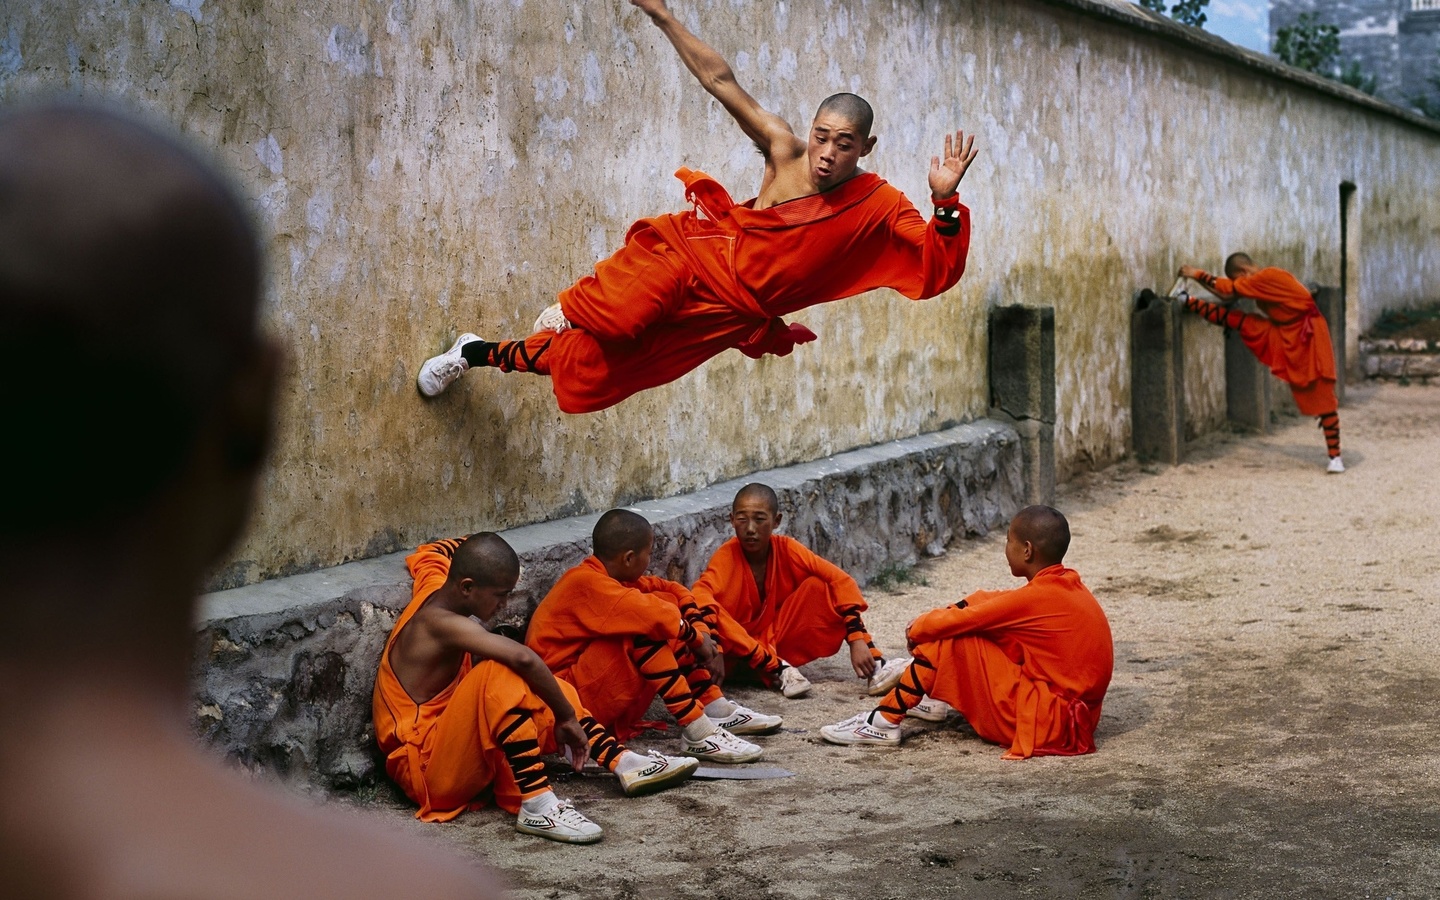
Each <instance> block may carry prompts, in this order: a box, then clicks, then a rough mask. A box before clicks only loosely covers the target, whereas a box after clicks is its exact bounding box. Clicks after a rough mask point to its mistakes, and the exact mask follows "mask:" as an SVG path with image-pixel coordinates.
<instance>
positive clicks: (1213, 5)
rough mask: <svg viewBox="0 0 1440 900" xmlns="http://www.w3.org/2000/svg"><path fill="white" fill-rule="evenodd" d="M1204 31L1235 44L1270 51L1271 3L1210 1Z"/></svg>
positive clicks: (1258, 1)
mask: <svg viewBox="0 0 1440 900" xmlns="http://www.w3.org/2000/svg"><path fill="white" fill-rule="evenodd" d="M1205 15H1206V17H1207V18H1206V21H1205V30H1206V31H1208V32H1210V33H1211V34H1216V35H1219V36H1220V37H1222V38H1224V39H1225V40H1227V41H1229V42H1230V43H1232V44H1236V45H1238V46H1241V47H1245V48H1247V49H1250V50H1258V51H1259V52H1261V53H1269V52H1270V2H1269V0H1210V5H1209V6H1208V7H1206V8H1205Z"/></svg>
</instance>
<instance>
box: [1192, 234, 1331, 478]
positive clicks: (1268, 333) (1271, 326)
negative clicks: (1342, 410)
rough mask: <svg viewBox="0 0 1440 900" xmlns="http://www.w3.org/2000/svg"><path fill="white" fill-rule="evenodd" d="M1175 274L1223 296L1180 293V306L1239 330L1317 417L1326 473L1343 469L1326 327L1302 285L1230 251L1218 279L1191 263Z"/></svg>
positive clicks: (1301, 404)
mask: <svg viewBox="0 0 1440 900" xmlns="http://www.w3.org/2000/svg"><path fill="white" fill-rule="evenodd" d="M1180 277H1181V278H1193V279H1194V280H1195V281H1198V282H1199V283H1200V284H1203V285H1204V286H1205V288H1206V289H1207V290H1209V291H1210V292H1211V293H1213V294H1215V295H1216V296H1219V297H1221V298H1223V299H1224V301H1225V303H1224V304H1223V305H1221V304H1216V303H1210V302H1207V301H1205V300H1201V299H1200V298H1198V297H1190V296H1186V297H1185V298H1184V300H1185V308H1186V309H1189V310H1191V311H1193V312H1196V313H1199V314H1200V315H1202V316H1204V317H1205V318H1206V319H1207V320H1209V321H1211V322H1213V323H1215V324H1216V325H1222V326H1224V327H1225V328H1233V329H1235V330H1237V331H1239V332H1240V339H1241V340H1243V341H1244V342H1245V346H1246V347H1248V348H1249V349H1250V352H1251V353H1253V354H1255V356H1256V358H1257V359H1259V360H1260V362H1262V363H1264V364H1265V365H1266V366H1267V367H1269V369H1270V371H1271V372H1274V373H1275V376H1276V377H1277V378H1279V379H1280V380H1281V381H1284V382H1286V383H1287V384H1289V385H1290V393H1291V394H1293V395H1294V396H1295V405H1296V406H1297V407H1298V408H1299V409H1300V412H1302V413H1304V414H1305V415H1307V416H1316V417H1318V418H1319V420H1320V428H1321V429H1323V430H1324V432H1325V447H1326V450H1327V451H1329V454H1330V463H1329V465H1328V467H1327V468H1326V471H1327V472H1330V473H1332V474H1338V473H1340V472H1344V471H1345V463H1344V462H1343V461H1342V460H1341V459H1340V416H1339V413H1338V409H1339V404H1338V402H1337V401H1336V399H1335V350H1334V347H1332V346H1331V343H1330V326H1329V325H1327V324H1326V323H1325V317H1324V316H1322V315H1321V314H1320V309H1319V307H1317V306H1316V305H1315V298H1314V297H1313V296H1312V295H1311V294H1310V291H1309V290H1308V289H1306V287H1305V285H1303V284H1301V283H1300V282H1299V281H1298V280H1297V279H1296V278H1295V276H1294V275H1291V274H1290V273H1289V272H1287V271H1285V270H1284V269H1280V268H1277V267H1275V266H1268V267H1266V268H1263V269H1262V268H1261V267H1260V266H1257V265H1256V264H1255V261H1254V260H1252V259H1251V258H1250V257H1249V256H1247V255H1245V254H1244V253H1232V254H1231V255H1230V257H1229V258H1228V259H1226V260H1225V277H1224V278H1217V277H1216V276H1214V275H1211V274H1209V273H1208V272H1205V271H1203V270H1201V269H1196V268H1194V267H1192V266H1183V267H1181V269H1180ZM1240 297H1249V298H1250V299H1252V300H1254V301H1255V303H1256V305H1257V306H1259V307H1260V311H1261V312H1263V313H1264V315H1262V316H1256V315H1252V314H1250V313H1247V312H1242V311H1241V310H1238V309H1232V308H1231V307H1230V304H1231V303H1234V302H1235V300H1237V299H1238V298H1240Z"/></svg>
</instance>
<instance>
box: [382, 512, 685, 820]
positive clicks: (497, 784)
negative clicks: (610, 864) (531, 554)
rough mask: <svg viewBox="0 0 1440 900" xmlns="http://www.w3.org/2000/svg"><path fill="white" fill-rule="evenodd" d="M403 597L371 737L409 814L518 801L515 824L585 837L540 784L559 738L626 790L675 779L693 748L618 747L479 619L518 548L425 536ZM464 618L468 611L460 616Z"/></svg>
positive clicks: (531, 657)
mask: <svg viewBox="0 0 1440 900" xmlns="http://www.w3.org/2000/svg"><path fill="white" fill-rule="evenodd" d="M405 564H406V566H408V567H409V569H410V574H411V575H412V576H413V577H414V579H415V584H414V589H413V595H412V599H411V600H410V604H409V605H408V606H406V607H405V611H404V612H402V613H401V614H400V618H399V619H398V620H397V621H396V622H395V628H394V629H393V630H391V632H390V639H389V640H388V641H387V642H386V644H385V653H384V655H383V656H382V657H381V658H380V673H379V675H378V677H377V678H376V679H375V695H374V715H375V738H376V740H377V741H378V742H379V744H380V749H381V750H383V751H385V756H386V759H385V770H386V771H387V772H388V773H389V774H390V777H391V778H393V779H394V780H395V782H396V783H397V784H399V785H400V787H401V788H402V789H403V790H404V791H405V793H406V795H407V796H409V797H410V799H412V800H414V801H415V802H416V803H418V804H420V811H419V812H417V813H416V814H415V815H416V818H419V819H423V820H425V821H427V822H446V821H449V820H450V819H453V818H455V817H456V816H458V815H460V814H461V813H462V812H464V811H465V810H467V809H476V808H479V807H481V806H483V805H484V801H483V800H477V799H476V798H477V797H478V796H479V795H480V794H481V793H482V792H484V791H486V790H487V789H488V790H489V791H490V792H491V793H492V794H493V795H494V799H495V803H496V805H498V806H500V807H501V808H502V809H505V810H507V811H509V812H512V813H517V814H518V816H517V818H516V820H515V830H517V831H521V832H524V833H525V834H534V835H539V836H540V837H544V838H549V839H550V840H552V841H564V842H567V843H572V844H589V843H593V842H594V841H598V840H600V837H601V829H600V827H599V826H598V825H596V824H595V823H594V822H591V821H590V820H589V819H587V818H585V817H584V816H583V815H581V814H580V813H579V812H577V811H576V810H575V807H574V806H572V805H571V804H570V801H568V800H560V799H558V798H557V797H556V796H555V792H554V791H552V790H551V789H550V783H549V780H548V779H547V778H546V776H545V764H544V762H543V761H542V760H541V759H540V756H541V754H544V753H554V752H556V750H557V748H563V749H564V751H565V755H566V756H567V757H568V758H569V759H570V762H571V764H572V765H573V766H574V767H575V770H576V771H577V772H578V771H579V770H580V767H581V766H583V765H584V763H585V759H586V757H587V756H588V755H589V754H590V753H592V752H593V753H594V755H595V760H596V762H598V763H600V765H602V766H604V767H605V768H607V769H609V770H610V771H612V772H614V773H615V774H616V775H618V776H619V777H620V785H621V788H622V790H623V791H624V792H625V794H626V795H627V796H635V795H637V794H642V793H648V792H651V791H656V790H660V789H662V788H666V787H669V786H671V785H674V784H677V783H679V782H681V781H684V780H685V779H687V778H689V777H690V775H691V774H692V773H693V772H694V771H695V769H696V767H697V766H699V763H698V762H696V761H695V760H693V759H676V758H673V757H668V756H663V755H661V754H659V753H655V752H653V751H652V752H651V753H650V755H649V756H641V755H640V754H638V753H634V752H632V751H630V750H627V749H625V747H624V746H622V745H621V744H620V742H619V741H617V740H616V739H615V736H614V735H613V734H611V733H610V731H609V730H607V729H606V728H605V727H604V726H602V725H601V724H600V723H599V722H597V721H595V719H594V718H593V717H592V716H591V715H590V714H589V713H588V712H586V711H585V708H584V707H583V706H581V704H580V698H579V697H577V696H576V694H575V689H574V688H572V687H570V685H568V684H564V683H563V682H560V681H557V680H556V678H555V676H553V675H551V674H550V670H549V669H547V668H545V664H544V663H543V662H541V661H540V658H539V657H537V656H536V655H535V653H534V652H533V651H532V650H530V649H529V648H527V647H525V646H524V645H522V644H519V643H516V642H515V641H512V640H510V639H508V638H505V637H501V636H500V635H498V634H492V633H491V632H490V631H488V630H486V628H485V626H484V625H482V624H481V623H480V622H477V621H475V620H476V619H479V620H481V622H483V621H488V620H489V619H491V618H493V617H494V616H495V614H496V613H498V612H499V611H500V609H501V607H503V606H504V605H505V601H506V599H507V598H508V597H509V596H510V592H511V591H512V590H514V588H515V582H516V581H517V580H518V579H519V577H520V560H519V559H518V558H517V557H516V556H515V551H514V550H513V549H511V547H510V545H509V544H507V543H505V540H504V538H501V537H500V536H499V535H496V534H491V533H483V534H475V535H471V536H470V537H468V538H465V539H463V540H443V541H436V542H434V543H431V544H425V545H424V546H422V547H421V548H420V549H419V550H416V551H415V552H414V553H413V554H411V555H410V556H409V557H408V558H407V559H406V560H405ZM472 616H473V617H475V618H471V617H472Z"/></svg>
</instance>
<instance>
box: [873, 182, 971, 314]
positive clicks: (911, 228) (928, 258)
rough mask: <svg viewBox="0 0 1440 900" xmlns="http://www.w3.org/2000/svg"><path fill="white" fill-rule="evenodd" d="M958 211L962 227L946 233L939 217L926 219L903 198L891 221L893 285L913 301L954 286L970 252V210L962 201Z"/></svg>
mask: <svg viewBox="0 0 1440 900" xmlns="http://www.w3.org/2000/svg"><path fill="white" fill-rule="evenodd" d="M959 212H960V228H959V230H958V231H955V232H953V233H951V234H946V233H945V230H948V227H947V226H945V225H943V224H942V223H941V221H940V220H939V219H935V218H932V219H931V220H930V221H929V222H926V221H925V219H924V218H923V217H922V216H921V215H920V213H919V211H918V210H916V209H915V207H914V205H913V204H911V203H910V201H909V200H908V199H905V198H904V197H903V196H902V197H901V201H900V203H899V204H898V205H897V206H896V209H895V213H894V216H893V218H892V220H891V243H892V248H891V253H890V254H889V255H890V257H891V258H892V261H893V273H892V277H891V278H890V279H889V281H890V286H891V287H893V288H894V289H895V290H897V291H899V292H900V293H901V294H903V295H905V296H906V297H909V298H910V299H911V300H924V299H927V298H929V297H934V296H937V295H939V294H943V293H945V292H946V291H948V290H949V289H950V288H952V287H954V286H955V284H956V283H957V282H958V281H959V280H960V277H961V276H962V275H964V274H965V261H966V258H967V257H968V256H969V254H970V209H969V207H967V206H965V205H964V204H963V203H962V204H960V206H959Z"/></svg>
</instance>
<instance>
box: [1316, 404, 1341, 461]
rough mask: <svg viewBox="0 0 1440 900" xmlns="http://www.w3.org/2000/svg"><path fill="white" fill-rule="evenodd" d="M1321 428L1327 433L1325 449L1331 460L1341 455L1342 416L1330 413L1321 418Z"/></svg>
mask: <svg viewBox="0 0 1440 900" xmlns="http://www.w3.org/2000/svg"><path fill="white" fill-rule="evenodd" d="M1320 428H1321V429H1322V430H1323V431H1324V432H1325V449H1326V450H1328V451H1329V453H1330V458H1331V459H1334V458H1335V457H1337V456H1339V455H1340V415H1339V414H1338V413H1333V412H1328V413H1325V414H1324V415H1323V416H1321V417H1320Z"/></svg>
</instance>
